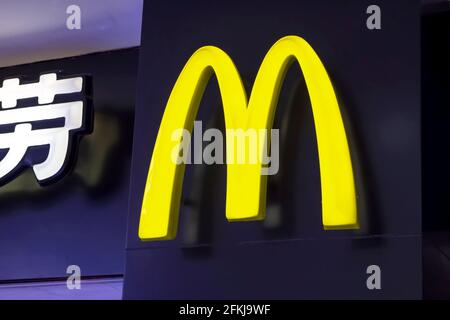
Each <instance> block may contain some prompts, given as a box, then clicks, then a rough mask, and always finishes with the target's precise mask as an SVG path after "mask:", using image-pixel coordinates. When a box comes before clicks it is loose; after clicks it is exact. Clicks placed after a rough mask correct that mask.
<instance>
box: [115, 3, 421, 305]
mask: <svg viewBox="0 0 450 320" xmlns="http://www.w3.org/2000/svg"><path fill="white" fill-rule="evenodd" d="M370 4H372V2H369V1H359V0H354V1H345V2H343V1H335V0H322V1H319V0H304V1H288V0H283V1H256V0H251V1H237V0H236V1H234V0H231V1H220V2H218V1H217V2H216V1H206V0H195V1H176V0H170V1H151V2H150V1H148V2H145V7H144V20H143V33H142V48H141V56H140V65H139V76H138V86H137V88H138V94H137V105H136V117H135V131H134V149H133V164H132V172H131V190H130V212H129V225H128V239H127V241H128V242H127V253H126V259H127V264H126V273H125V287H124V297H125V298H128V299H136V298H420V297H421V296H422V282H421V271H422V270H421V264H422V261H421V235H420V233H421V209H420V208H421V191H420V185H421V178H420V152H421V150H420V3H419V1H407V0H399V1H387V0H384V1H381V0H380V1H377V4H378V5H379V6H380V7H381V8H382V19H383V20H382V23H383V29H382V30H378V31H370V30H368V29H367V28H366V18H367V14H366V8H367V7H368V6H369V5H370ZM285 35H298V36H301V37H303V38H305V39H306V40H307V41H308V42H309V43H310V44H311V45H312V46H313V48H314V49H315V50H316V52H317V53H318V54H319V56H320V57H321V59H322V61H323V62H324V64H325V66H326V68H327V70H328V72H329V74H330V77H331V79H332V81H333V84H334V86H335V89H336V92H337V95H338V99H339V101H340V103H341V106H342V109H343V112H344V114H345V115H344V118H345V123H346V126H347V129H348V135H349V139H350V140H351V142H350V143H351V149H352V157H353V161H354V164H355V167H356V180H357V192H358V205H359V212H360V217H361V230H359V231H324V230H323V227H322V223H321V197H320V179H319V168H318V158H317V148H316V140H315V132H314V126H313V119H312V114H311V110H310V104H309V101H308V95H307V91H306V89H305V85H304V81H303V77H302V75H301V72H300V71H299V68H298V67H297V66H296V65H294V66H292V67H291V69H290V71H289V72H288V75H287V79H286V82H285V84H284V87H283V90H282V93H281V97H280V102H279V105H278V111H277V119H276V121H275V127H276V128H280V129H281V130H282V132H284V133H288V134H287V135H286V136H287V138H286V139H283V140H282V141H281V150H282V154H281V167H280V172H279V174H278V175H276V176H274V177H270V178H269V187H268V195H269V197H268V212H267V219H266V221H264V222H241V223H228V222H227V221H226V219H225V177H226V170H225V168H224V166H220V167H219V166H215V167H204V166H196V167H193V166H190V167H189V166H188V167H187V169H186V174H187V176H186V179H185V182H184V190H183V202H182V207H181V212H180V223H179V230H178V237H177V239H176V240H174V241H166V242H164V241H158V242H141V241H140V240H139V238H138V232H137V230H138V222H139V214H140V205H141V201H142V195H143V190H144V185H145V181H146V177H147V170H148V165H149V162H150V157H151V152H152V150H153V145H154V141H155V138H156V134H157V130H158V127H159V123H160V121H161V118H162V114H163V112H164V108H165V104H166V101H167V99H168V97H169V94H170V91H171V89H172V86H173V85H174V83H175V81H176V79H177V77H178V75H179V73H180V71H181V69H182V68H183V66H184V64H185V63H186V61H187V60H188V58H189V57H190V55H191V54H192V53H193V52H194V51H196V50H197V49H198V48H199V47H201V46H204V45H215V46H218V47H220V48H221V49H223V50H224V51H225V52H227V53H228V54H229V55H230V56H231V57H232V59H233V61H234V62H235V64H236V66H237V68H238V69H239V71H240V73H241V76H242V77H243V80H244V83H245V85H246V87H247V88H248V92H250V88H251V87H252V84H253V81H254V78H255V76H256V73H257V71H258V68H259V66H260V63H261V61H262V58H263V57H264V55H265V54H266V52H267V50H268V49H269V48H270V47H271V46H272V45H273V44H274V43H275V42H276V41H277V40H278V39H280V38H281V37H283V36H285ZM198 118H199V119H201V120H204V121H207V122H208V123H209V125H212V126H216V127H217V126H219V127H220V126H223V119H222V118H223V116H222V111H221V101H220V95H219V92H218V88H217V83H216V82H215V81H214V80H213V81H211V83H210V85H209V86H208V88H207V89H206V93H205V97H204V99H203V101H202V103H201V106H200V113H199V115H198ZM282 123H283V126H281V124H282ZM282 135H283V133H282ZM372 264H377V265H380V267H381V268H382V279H383V280H382V290H380V291H369V290H368V289H367V288H366V278H367V275H366V268H367V266H369V265H372Z"/></svg>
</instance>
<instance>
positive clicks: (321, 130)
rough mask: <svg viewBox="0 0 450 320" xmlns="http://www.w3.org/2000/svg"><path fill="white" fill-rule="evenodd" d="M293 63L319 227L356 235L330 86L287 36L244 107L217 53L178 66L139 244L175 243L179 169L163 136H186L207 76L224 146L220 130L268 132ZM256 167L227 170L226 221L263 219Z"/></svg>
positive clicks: (207, 51)
mask: <svg viewBox="0 0 450 320" xmlns="http://www.w3.org/2000/svg"><path fill="white" fill-rule="evenodd" d="M295 61H297V62H298V63H299V65H300V67H301V69H302V71H303V74H304V78H305V81H306V86H307V89H308V92H309V96H310V99H311V106H312V111H313V115H314V123H315V128H316V135H317V146H318V152H319V165H320V177H321V193H322V221H323V225H324V228H325V229H354V228H358V218H357V205H356V194H355V183H354V176H353V168H352V161H351V157H350V151H349V146H348V142H347V136H346V132H345V128H344V124H343V121H342V117H341V113H340V109H339V105H338V103H337V100H336V95H335V92H334V89H333V86H332V84H331V81H330V79H329V77H328V74H327V71H326V70H325V67H324V66H323V64H322V62H321V60H320V58H319V57H318V56H317V54H316V52H315V51H314V49H313V48H312V47H311V46H310V45H309V44H308V43H307V42H306V41H305V40H304V39H302V38H300V37H297V36H287V37H284V38H282V39H280V40H279V41H277V42H276V43H275V44H274V45H273V46H272V48H271V49H270V50H269V51H268V53H267V54H266V56H265V58H264V60H263V62H262V63H261V66H260V69H259V71H258V74H257V76H256V80H255V83H254V85H253V90H252V93H251V96H250V98H249V100H247V95H246V92H245V89H244V86H243V84H242V80H241V77H240V75H239V72H238V70H237V69H236V67H235V65H234V63H233V61H232V60H231V58H230V57H229V56H228V55H227V54H226V53H225V52H223V51H222V50H221V49H219V48H217V47H212V46H206V47H202V48H200V49H199V50H197V51H196V52H195V53H194V54H193V55H192V56H191V58H190V59H189V61H188V62H187V63H186V65H185V67H184V68H183V70H182V71H181V74H180V75H179V77H178V79H177V81H176V83H175V86H174V87H173V89H172V92H171V94H170V97H169V100H168V102H167V105H166V109H165V112H164V116H163V119H162V121H161V126H160V128H159V131H158V136H157V139H156V142H155V146H154V149H153V155H152V160H151V163H150V168H149V172H148V178H147V183H146V187H145V192H144V197H143V201H142V209H141V217H140V224H139V237H140V238H141V239H142V240H161V239H173V238H174V237H175V236H176V232H177V224H178V212H179V206H180V199H181V190H182V183H183V178H184V169H185V165H184V164H183V163H181V164H177V163H174V162H173V161H171V153H172V149H173V141H172V140H171V135H172V133H173V132H175V131H176V130H179V129H186V130H189V131H191V130H192V127H193V122H194V119H195V117H196V114H197V110H198V107H199V103H200V101H201V99H202V95H203V92H204V90H205V88H206V85H207V83H208V81H209V80H210V78H211V76H212V75H213V74H215V75H216V77H217V80H218V84H219V88H220V93H221V96H222V102H223V110H224V115H225V127H226V129H227V136H226V137H227V141H228V130H233V129H234V130H236V129H242V130H247V129H255V130H260V129H263V130H264V129H270V128H272V125H273V119H274V114H275V111H276V107H277V102H278V96H279V93H280V90H281V87H282V84H283V81H284V77H285V74H286V71H287V69H288V68H289V66H290V65H291V63H292V62H295ZM226 148H227V149H226V151H227V155H228V154H229V153H233V152H232V151H233V150H230V146H229V144H228V143H227V146H226ZM262 168H263V164H262V163H261V162H257V163H251V164H249V163H231V164H230V163H227V191H226V193H227V194H226V217H227V219H228V220H229V221H248V220H261V219H264V217H265V209H266V208H265V202H266V187H267V186H266V184H267V176H266V175H262V174H261V170H262Z"/></svg>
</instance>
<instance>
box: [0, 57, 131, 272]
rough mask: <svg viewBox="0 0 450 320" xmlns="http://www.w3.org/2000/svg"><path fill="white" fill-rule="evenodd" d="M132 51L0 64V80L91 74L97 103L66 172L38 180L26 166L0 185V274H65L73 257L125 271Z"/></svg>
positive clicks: (84, 265) (86, 267)
mask: <svg viewBox="0 0 450 320" xmlns="http://www.w3.org/2000/svg"><path fill="white" fill-rule="evenodd" d="M137 59H138V49H127V50H118V51H112V52H106V53H99V54H91V55H86V56H80V57H74V58H67V59H59V60H52V61H48V62H41V63H34V64H28V65H22V66H17V67H11V68H3V69H0V81H1V80H3V79H5V78H11V77H17V76H25V77H27V79H28V80H30V81H38V80H39V74H41V73H46V72H52V71H60V72H62V73H64V74H66V75H69V76H70V75H73V74H77V75H78V74H86V75H90V76H91V78H92V90H93V95H92V103H93V108H94V126H93V132H92V134H90V135H87V136H84V137H83V138H82V139H81V142H80V145H79V148H78V155H77V157H76V164H75V165H74V166H73V167H72V168H71V170H70V171H69V173H68V175H67V176H65V177H64V178H63V179H62V180H60V181H59V182H57V183H56V184H53V185H51V186H47V187H41V186H40V185H39V184H38V183H37V182H36V178H35V177H34V174H33V172H32V170H31V169H28V170H26V171H25V172H23V173H22V174H21V175H20V176H19V177H18V178H16V179H15V180H13V181H11V182H10V183H8V184H6V185H4V186H1V187H0V280H18V279H36V278H56V277H65V276H66V268H67V266H68V265H72V264H76V265H79V266H80V267H81V273H82V276H99V275H115V274H123V272H124V248H125V233H126V212H127V206H128V187H129V166H130V161H131V146H132V131H133V118H134V97H135V83H136V71H137ZM29 102H30V103H31V105H32V104H33V101H29ZM35 102H37V101H35Z"/></svg>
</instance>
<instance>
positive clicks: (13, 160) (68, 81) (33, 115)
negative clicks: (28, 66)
mask: <svg viewBox="0 0 450 320" xmlns="http://www.w3.org/2000/svg"><path fill="white" fill-rule="evenodd" d="M85 88H86V77H73V78H64V79H58V77H57V74H56V73H49V74H44V75H41V76H40V78H39V82H32V83H21V81H20V79H19V78H14V79H7V80H4V81H3V85H2V86H1V87H0V103H1V108H0V151H3V153H2V154H4V156H3V158H1V157H0V159H1V160H0V184H4V183H5V182H7V181H10V180H12V179H14V178H15V177H16V176H17V175H18V174H19V173H20V171H21V170H22V169H23V168H25V167H32V169H33V171H34V174H35V176H36V178H37V180H38V181H39V183H41V184H46V183H49V182H51V181H54V180H56V179H57V178H59V177H61V176H62V173H63V172H65V170H64V169H66V167H67V166H66V165H67V163H68V162H69V160H70V158H71V149H72V147H73V145H74V143H75V142H76V140H77V139H78V135H79V134H86V133H89V131H90V124H91V121H90V120H91V119H90V118H91V116H90V114H89V113H88V111H87V108H88V106H87V102H86V101H87V100H86V99H85V98H83V96H84V95H85ZM56 96H58V98H56ZM36 98H37V105H36V103H32V104H34V105H31V106H24V105H20V106H19V105H18V101H19V100H21V99H22V101H23V102H27V101H36ZM24 99H32V100H24ZM55 100H56V101H57V102H55ZM24 104H26V103H24ZM39 146H46V147H47V150H48V151H47V155H46V158H45V159H44V160H43V161H32V160H30V159H27V155H28V154H29V153H30V152H32V150H31V147H39ZM4 152H6V153H4Z"/></svg>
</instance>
